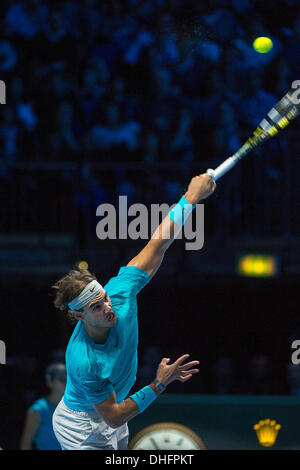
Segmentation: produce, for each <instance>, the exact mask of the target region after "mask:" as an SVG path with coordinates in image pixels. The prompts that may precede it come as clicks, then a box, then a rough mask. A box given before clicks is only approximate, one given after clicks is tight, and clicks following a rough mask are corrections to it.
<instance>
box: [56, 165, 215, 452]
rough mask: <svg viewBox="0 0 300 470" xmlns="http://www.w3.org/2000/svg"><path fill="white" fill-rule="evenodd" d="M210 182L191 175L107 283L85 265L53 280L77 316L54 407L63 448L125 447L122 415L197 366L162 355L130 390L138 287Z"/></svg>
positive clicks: (63, 305) (60, 302) (60, 300)
mask: <svg viewBox="0 0 300 470" xmlns="http://www.w3.org/2000/svg"><path fill="white" fill-rule="evenodd" d="M215 187H216V183H215V182H214V181H213V180H212V178H211V176H209V175H207V174H201V175H198V176H195V177H193V178H192V179H191V181H190V184H189V186H188V189H187V191H186V193H185V194H184V196H182V198H181V199H180V201H179V202H178V204H177V205H175V206H174V208H173V209H172V210H171V211H170V212H169V214H168V215H167V216H166V217H165V218H164V219H163V221H162V223H161V224H160V225H159V226H158V227H157V229H156V231H155V232H154V233H153V235H152V237H151V239H150V240H149V241H148V243H147V244H146V246H145V247H144V248H143V249H142V250H141V251H140V252H139V253H138V255H137V256H136V257H135V258H133V259H132V260H131V261H130V262H129V263H128V265H127V266H123V267H121V268H120V270H119V272H118V275H117V276H116V277H113V278H111V279H110V280H109V282H108V283H107V284H106V285H105V286H104V287H102V286H101V284H100V283H99V282H98V281H97V280H96V278H95V277H94V276H93V275H92V274H91V273H90V272H89V271H77V270H72V271H70V272H69V273H68V274H67V275H66V276H64V277H63V278H62V279H60V280H59V281H58V282H57V283H56V284H55V285H54V286H53V288H54V289H55V299H54V304H55V306H56V307H57V308H59V309H60V310H64V309H68V312H69V314H70V315H71V316H73V317H74V319H75V320H78V322H77V325H76V327H75V328H74V331H73V334H72V336H71V338H70V340H69V343H68V347H67V350H66V368H67V385H66V389H65V393H64V396H63V398H62V400H61V402H60V403H59V404H58V406H57V408H56V410H55V412H54V415H53V429H54V432H55V435H56V437H57V439H58V441H59V443H60V445H61V447H62V449H63V450H76V449H78V450H126V449H127V445H128V435H129V433H128V426H127V422H128V421H129V420H130V419H132V418H134V417H135V416H137V415H138V414H139V413H142V412H143V411H144V410H145V409H146V408H147V407H148V406H150V405H151V403H152V402H153V401H154V400H155V399H156V397H157V396H158V395H159V394H160V393H162V392H163V391H164V390H165V388H166V387H167V386H168V385H169V384H170V383H171V382H173V381H175V380H179V381H181V382H186V381H187V380H189V379H190V378H191V377H192V376H193V374H195V373H197V372H199V369H198V368H197V366H198V364H199V361H197V360H192V361H190V360H189V359H188V358H189V355H188V354H184V355H182V356H181V357H179V358H178V359H177V360H176V361H175V362H173V363H172V364H171V363H170V359H169V358H163V359H162V360H161V362H160V364H159V365H158V369H157V372H156V377H153V382H152V383H151V384H149V385H147V384H146V385H145V387H144V388H142V389H141V390H139V391H138V392H137V393H135V394H133V395H130V396H128V394H129V392H130V390H131V388H132V386H133V384H134V383H135V379H136V373H137V346H138V321H137V298H136V297H137V294H138V293H139V292H140V291H141V289H142V288H143V287H144V286H146V284H148V282H149V281H150V280H151V278H152V277H153V276H154V275H155V273H156V272H157V270H158V268H159V266H160V265H161V262H162V260H163V258H164V255H165V253H166V251H167V249H168V248H169V247H170V245H171V244H172V242H173V241H174V239H175V238H176V234H177V233H178V231H179V230H181V229H182V226H183V225H184V223H185V221H186V219H187V218H188V216H189V215H190V213H191V212H192V210H193V208H194V207H195V205H196V204H197V203H198V202H199V201H201V200H203V199H205V198H207V197H208V196H209V195H211V194H212V193H213V192H214V190H215ZM186 361H188V362H186Z"/></svg>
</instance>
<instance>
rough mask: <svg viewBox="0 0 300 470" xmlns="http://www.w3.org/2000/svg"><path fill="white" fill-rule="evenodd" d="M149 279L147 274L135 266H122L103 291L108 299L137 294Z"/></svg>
mask: <svg viewBox="0 0 300 470" xmlns="http://www.w3.org/2000/svg"><path fill="white" fill-rule="evenodd" d="M150 279H151V277H150V276H149V274H148V273H146V272H145V271H143V270H142V269H140V268H138V267H136V266H122V267H121V268H120V269H119V272H118V274H117V275H116V276H114V277H112V278H111V279H110V280H109V281H108V282H107V284H105V286H104V289H105V290H106V292H107V293H108V295H109V296H110V297H111V296H113V295H117V294H124V295H128V294H131V293H133V292H135V293H137V292H136V291H139V290H140V289H141V288H142V287H144V286H145V285H146V284H147V283H148V282H149V281H150Z"/></svg>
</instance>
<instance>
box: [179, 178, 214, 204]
mask: <svg viewBox="0 0 300 470" xmlns="http://www.w3.org/2000/svg"><path fill="white" fill-rule="evenodd" d="M215 189H216V183H215V182H214V180H213V179H212V177H211V176H209V175H208V174H207V173H203V174H201V175H197V176H194V177H193V178H192V179H191V181H190V184H189V186H188V189H187V192H186V193H185V195H184V196H185V198H186V200H187V201H188V202H189V203H190V204H197V203H198V202H199V201H201V199H206V198H207V197H208V196H210V195H211V194H212V193H213V192H214V190H215Z"/></svg>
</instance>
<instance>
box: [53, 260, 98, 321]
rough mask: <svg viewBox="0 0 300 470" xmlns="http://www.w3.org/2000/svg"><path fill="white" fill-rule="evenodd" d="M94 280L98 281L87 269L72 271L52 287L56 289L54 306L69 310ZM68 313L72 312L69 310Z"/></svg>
mask: <svg viewBox="0 0 300 470" xmlns="http://www.w3.org/2000/svg"><path fill="white" fill-rule="evenodd" d="M94 279H96V276H95V275H94V274H92V273H90V272H89V271H88V270H87V269H82V270H76V269H72V270H71V271H69V272H68V274H66V275H65V276H63V277H62V278H61V279H59V280H58V281H57V282H56V283H55V284H54V285H53V286H52V289H54V306H55V307H56V308H58V309H59V310H67V309H68V303H69V302H71V300H73V299H75V298H76V297H77V296H78V295H79V294H80V292H81V291H82V290H83V289H84V288H85V287H86V286H87V285H88V284H89V283H90V282H91V281H93V280H94ZM68 312H70V311H69V310H68ZM68 312H67V313H68Z"/></svg>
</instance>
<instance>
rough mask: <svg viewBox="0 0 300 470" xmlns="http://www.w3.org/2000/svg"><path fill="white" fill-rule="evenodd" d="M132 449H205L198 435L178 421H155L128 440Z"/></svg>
mask: <svg viewBox="0 0 300 470" xmlns="http://www.w3.org/2000/svg"><path fill="white" fill-rule="evenodd" d="M128 448H129V449H132V450H179V451H180V450H205V449H206V447H205V445H204V444H203V442H202V440H201V439H200V437H199V436H198V435H197V434H196V433H195V432H194V431H192V430H191V429H189V428H188V427H187V426H183V425H182V424H178V423H156V424H152V425H151V426H147V427H146V428H144V429H142V430H141V431H140V432H138V433H137V434H136V435H135V436H134V437H133V438H132V439H131V441H130V442H129V446H128Z"/></svg>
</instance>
